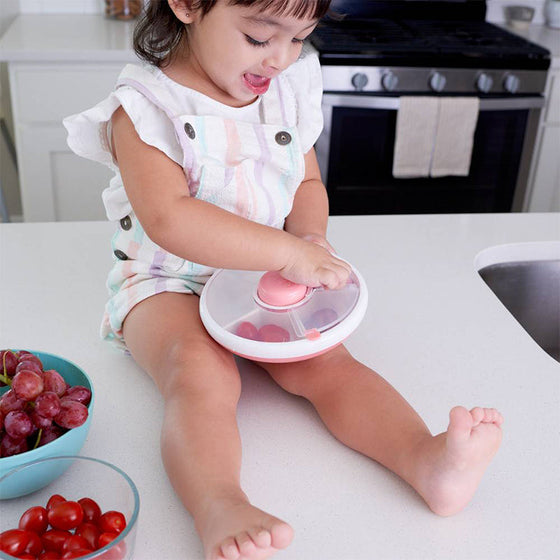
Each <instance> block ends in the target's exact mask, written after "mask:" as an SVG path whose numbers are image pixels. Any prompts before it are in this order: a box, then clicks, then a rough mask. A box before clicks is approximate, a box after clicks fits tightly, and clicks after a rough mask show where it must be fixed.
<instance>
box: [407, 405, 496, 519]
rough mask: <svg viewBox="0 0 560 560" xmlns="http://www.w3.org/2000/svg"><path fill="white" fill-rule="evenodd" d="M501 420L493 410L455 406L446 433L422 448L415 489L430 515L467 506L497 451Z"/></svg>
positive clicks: (448, 513) (449, 511)
mask: <svg viewBox="0 0 560 560" xmlns="http://www.w3.org/2000/svg"><path fill="white" fill-rule="evenodd" d="M503 420H504V419H503V417H502V415H501V414H500V413H499V412H498V411H497V410H495V409H493V408H473V409H472V410H471V411H470V412H469V411H468V410H467V409H466V408H463V407H462V406H457V407H455V408H453V409H452V410H451V412H450V413H449V427H448V428H447V432H444V433H442V434H439V435H438V436H436V437H434V438H432V440H431V441H430V442H429V443H428V444H424V445H423V449H422V451H421V459H420V462H419V463H418V471H417V477H418V478H417V479H416V483H415V484H414V486H415V488H416V489H417V491H418V492H419V493H420V495H421V496H422V497H423V498H424V500H426V503H427V504H428V506H429V507H430V509H431V510H432V511H433V512H435V513H437V514H438V515H442V516H448V515H453V514H455V513H457V512H459V511H461V510H462V509H463V508H464V507H465V506H466V505H467V504H468V503H469V501H470V500H471V498H472V497H473V495H474V493H475V491H476V489H477V487H478V485H479V483H480V480H481V479H482V475H483V474H484V471H485V470H486V468H487V467H488V465H489V463H490V461H491V460H492V458H493V457H494V455H495V454H496V451H498V447H499V446H500V442H501V439H502V430H501V427H500V426H501V424H502V422H503Z"/></svg>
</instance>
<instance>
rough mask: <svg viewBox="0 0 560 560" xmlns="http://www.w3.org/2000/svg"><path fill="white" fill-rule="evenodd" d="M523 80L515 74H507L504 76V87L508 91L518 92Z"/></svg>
mask: <svg viewBox="0 0 560 560" xmlns="http://www.w3.org/2000/svg"><path fill="white" fill-rule="evenodd" d="M520 85H521V80H520V79H519V78H518V77H517V76H516V75H515V74H506V77H505V78H504V89H505V90H506V91H507V92H508V93H517V91H518V90H519V86H520Z"/></svg>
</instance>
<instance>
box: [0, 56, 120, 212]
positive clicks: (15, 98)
mask: <svg viewBox="0 0 560 560" xmlns="http://www.w3.org/2000/svg"><path fill="white" fill-rule="evenodd" d="M123 66H124V63H120V62H105V63H87V62H86V63H83V62H80V63H78V62H72V63H65V62H60V63H39V62H36V63H31V62H21V61H19V62H10V63H9V74H10V90H11V97H12V109H13V117H14V127H15V140H16V149H17V154H18V167H19V176H20V189H21V199H22V208H23V219H24V221H27V222H39V221H75V220H102V219H105V212H104V209H103V204H102V202H101V191H102V190H103V189H104V188H105V187H106V186H107V185H108V182H109V179H110V178H111V175H112V173H111V171H110V170H109V169H108V168H106V167H104V166H102V165H100V164H98V163H94V162H91V161H89V160H85V159H83V158H81V157H79V156H77V155H75V154H74V153H73V152H72V151H71V150H70V148H68V146H67V144H66V129H65V128H64V126H63V125H62V119H63V118H64V117H66V116H68V115H71V114H73V113H78V112H80V111H83V110H85V109H88V108H89V107H92V106H93V105H95V104H96V103H98V102H99V101H101V100H102V99H103V98H105V97H106V96H107V95H108V94H109V92H110V91H111V90H112V88H113V87H114V84H115V82H116V80H117V77H118V75H119V73H120V71H121V69H122V68H123Z"/></svg>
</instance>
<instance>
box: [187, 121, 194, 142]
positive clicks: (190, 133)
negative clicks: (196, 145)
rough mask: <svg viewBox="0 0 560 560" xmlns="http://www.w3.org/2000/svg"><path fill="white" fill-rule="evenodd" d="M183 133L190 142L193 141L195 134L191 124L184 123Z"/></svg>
mask: <svg viewBox="0 0 560 560" xmlns="http://www.w3.org/2000/svg"><path fill="white" fill-rule="evenodd" d="M185 133H186V134H187V136H188V137H189V138H190V139H191V140H194V139H195V137H196V132H195V131H194V128H193V127H192V124H191V123H188V122H187V123H185Z"/></svg>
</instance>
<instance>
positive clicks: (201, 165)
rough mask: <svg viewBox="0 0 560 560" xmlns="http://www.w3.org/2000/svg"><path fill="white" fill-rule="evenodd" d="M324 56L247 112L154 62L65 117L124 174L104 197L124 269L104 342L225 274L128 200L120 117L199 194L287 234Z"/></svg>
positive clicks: (86, 147)
mask: <svg viewBox="0 0 560 560" xmlns="http://www.w3.org/2000/svg"><path fill="white" fill-rule="evenodd" d="M321 95H322V84H321V72H320V66H319V61H318V59H317V57H316V55H315V54H311V53H310V54H307V55H306V56H304V57H302V58H300V60H298V61H297V62H296V63H294V64H293V65H292V66H291V67H290V68H288V69H287V70H286V71H285V72H283V73H282V74H281V75H280V76H278V77H277V78H275V79H274V80H272V82H271V85H270V88H269V90H268V91H267V92H266V93H265V94H264V95H262V96H259V97H258V98H257V99H256V100H255V101H254V102H253V103H251V104H250V105H248V106H245V107H239V108H236V107H230V106H227V105H224V104H222V103H219V102H217V101H215V100H213V99H211V98H210V97H208V96H205V95H203V94H201V93H199V92H197V91H195V90H192V89H190V88H187V87H185V86H182V85H180V84H178V83H177V82H174V81H173V80H171V79H170V78H168V77H167V76H166V75H165V74H164V73H163V72H162V71H161V70H160V69H159V68H157V67H155V66H151V65H131V64H129V65H127V66H126V67H125V68H124V69H123V71H122V72H121V74H120V76H119V78H118V81H117V84H116V87H115V90H114V91H113V92H112V93H111V94H110V96H109V97H108V98H106V99H105V100H104V101H102V102H101V103H99V104H98V105H96V106H95V107H93V108H91V109H89V110H87V111H84V112H83V113H79V114H77V115H72V116H70V117H68V118H66V119H64V126H65V127H66V129H67V131H68V145H69V146H70V148H71V149H72V150H73V151H74V152H75V153H77V154H78V155H80V156H83V157H86V158H88V159H92V160H94V161H98V162H100V163H104V164H105V165H107V166H109V167H110V168H111V169H112V170H113V171H114V173H115V175H114V177H113V178H112V179H111V182H110V184H109V187H108V188H106V189H105V190H104V191H103V195H102V196H103V202H104V205H105V210H106V213H107V217H108V219H109V220H111V221H113V222H114V223H115V226H116V227H115V234H114V236H113V239H112V251H113V258H114V264H113V266H112V268H111V270H110V272H109V275H108V279H107V287H108V289H109V300H108V301H107V304H106V306H105V312H104V315H103V320H102V325H101V336H102V337H103V338H105V339H106V340H110V341H113V342H115V343H116V344H117V345H119V346H121V347H124V340H123V336H122V325H123V321H124V319H125V317H126V315H127V314H128V312H129V311H130V310H131V309H132V308H133V307H134V306H135V305H136V304H137V303H139V302H141V301H142V300H144V299H146V298H148V297H150V296H152V295H155V294H158V293H161V292H180V293H189V294H192V293H195V294H199V295H200V292H201V290H202V288H203V287H204V284H205V283H206V281H207V280H208V278H209V277H210V275H211V274H212V273H213V272H214V270H215V269H213V268H210V267H207V266H204V265H202V264H198V263H194V262H190V261H187V260H185V259H182V258H180V257H178V256H176V255H174V254H172V253H170V252H168V251H166V250H165V249H163V248H162V247H159V246H158V245H157V244H155V243H154V242H153V241H152V240H151V239H150V238H149V237H148V236H147V235H146V233H145V232H144V230H143V228H142V225H141V224H140V222H139V221H138V219H137V218H136V215H135V214H134V210H133V208H132V206H131V205H130V202H129V201H128V198H127V195H126V192H125V189H124V186H123V182H122V178H121V176H120V173H119V169H118V166H117V165H116V162H115V161H114V160H113V156H112V153H111V147H110V121H111V116H112V114H113V113H114V111H115V110H116V109H117V108H118V107H119V106H121V105H122V107H123V109H124V110H125V111H126V112H127V114H128V116H129V117H130V119H131V121H132V122H133V124H134V126H135V129H136V131H137V133H138V135H139V137H140V138H141V139H142V140H143V141H144V142H145V143H147V144H149V145H152V146H155V147H156V148H158V149H159V150H161V151H162V152H163V153H165V154H166V155H167V156H168V157H169V158H171V159H172V160H173V161H175V162H176V163H178V164H179V165H181V167H182V168H183V170H184V172H185V175H186V177H187V182H188V187H189V191H190V196H193V197H196V198H199V199H201V200H204V201H206V202H209V203H212V204H216V205H217V206H220V207H221V208H223V209H225V210H228V211H230V212H233V213H235V214H237V215H239V216H242V217H244V218H247V219H249V220H253V221H256V222H259V223H262V224H265V225H268V226H271V227H275V228H282V227H283V226H284V220H285V218H286V216H287V215H288V214H289V213H290V210H291V207H292V203H293V198H294V195H295V192H296V190H297V188H298V186H299V185H300V183H301V181H302V179H303V177H304V172H305V168H304V167H305V166H304V157H303V156H304V154H305V153H306V152H307V151H309V150H310V149H311V147H312V146H313V144H314V143H315V141H316V140H317V138H318V136H319V134H320V132H321V129H322V125H323V117H322V111H321Z"/></svg>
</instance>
